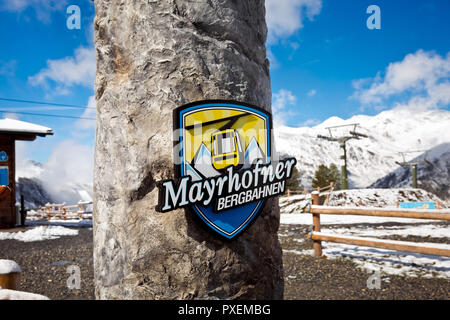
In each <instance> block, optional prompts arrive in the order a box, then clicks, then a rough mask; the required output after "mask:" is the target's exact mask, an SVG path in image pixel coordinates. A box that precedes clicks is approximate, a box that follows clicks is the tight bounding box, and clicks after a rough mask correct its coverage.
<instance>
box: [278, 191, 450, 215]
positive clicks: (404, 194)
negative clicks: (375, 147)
mask: <svg viewBox="0 0 450 320" xmlns="http://www.w3.org/2000/svg"><path fill="white" fill-rule="evenodd" d="M310 202H311V195H310V194H307V195H304V194H301V195H295V196H291V197H280V210H281V212H282V213H301V212H303V211H304V210H305V208H306V207H307V205H308V204H309V203H310ZM397 202H440V204H441V206H442V208H447V207H448V206H447V204H446V203H444V202H443V201H442V200H441V199H440V198H439V197H437V196H436V195H434V194H432V193H430V192H427V191H425V190H422V189H412V188H398V189H352V190H339V191H333V192H332V193H331V194H330V198H329V202H328V204H329V205H331V206H355V205H359V206H362V207H378V208H395V207H396V206H397Z"/></svg>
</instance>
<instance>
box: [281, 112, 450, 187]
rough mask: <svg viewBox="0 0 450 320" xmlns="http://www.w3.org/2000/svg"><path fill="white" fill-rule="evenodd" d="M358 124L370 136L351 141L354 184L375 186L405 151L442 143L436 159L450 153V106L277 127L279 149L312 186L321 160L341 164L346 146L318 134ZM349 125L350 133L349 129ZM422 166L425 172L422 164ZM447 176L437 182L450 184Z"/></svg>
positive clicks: (350, 166) (351, 179) (349, 154)
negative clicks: (440, 108) (292, 158)
mask: <svg viewBox="0 0 450 320" xmlns="http://www.w3.org/2000/svg"><path fill="white" fill-rule="evenodd" d="M353 123H359V125H360V126H359V127H358V128H357V132H360V133H363V134H366V135H368V136H369V138H364V139H361V140H350V141H348V142H347V161H348V162H347V169H348V172H349V184H350V187H354V188H355V187H356V188H364V187H367V186H370V185H372V184H374V183H375V182H376V181H377V180H379V179H381V178H383V177H385V176H387V175H389V174H390V173H392V172H393V171H395V170H397V169H398V168H399V166H398V164H396V161H402V158H401V155H400V154H399V153H398V152H400V151H409V150H426V149H432V148H435V147H437V146H439V145H440V146H441V147H440V149H439V150H440V151H439V152H440V155H439V156H437V158H436V159H441V158H442V157H444V155H445V154H446V152H447V151H449V152H450V146H449V144H448V143H450V133H449V126H450V111H446V110H428V111H421V112H418V111H412V110H407V109H399V108H397V109H392V110H388V111H383V112H381V113H379V114H378V115H375V116H365V115H357V116H353V117H352V118H350V119H347V120H344V119H340V118H338V117H332V118H329V119H328V120H326V121H324V122H323V123H321V124H319V125H317V126H314V127H300V128H291V127H285V126H282V127H278V128H276V129H277V130H276V131H275V143H276V148H277V151H278V152H279V153H283V154H289V155H290V156H294V157H295V158H297V161H298V163H297V168H298V169H299V171H300V172H301V173H303V181H302V182H303V184H305V186H309V185H310V184H311V179H312V176H313V175H314V171H315V169H316V168H317V167H318V166H319V165H320V164H325V165H330V164H331V163H335V164H337V165H338V166H339V167H340V159H339V157H340V155H341V153H342V151H341V149H340V148H339V144H338V143H337V142H329V141H326V140H322V139H318V138H317V135H319V134H320V135H328V134H329V131H328V130H327V129H326V128H327V127H330V126H336V125H343V124H353ZM346 130H347V133H348V130H349V128H348V127H347V129H346ZM334 133H335V132H333V134H334ZM340 133H343V131H341V132H340ZM337 134H339V133H337ZM436 154H437V153H436ZM430 156H431V154H430ZM436 159H435V160H436ZM406 160H407V161H408V160H411V159H406ZM440 161H442V163H441V164H440V166H441V167H442V169H443V170H445V171H447V172H448V170H450V168H449V165H448V162H446V161H445V160H440ZM402 170H403V169H402ZM419 171H422V172H426V170H421V169H419ZM447 176H448V173H447ZM442 177H443V178H442V179H439V181H438V182H437V183H438V184H445V185H446V186H447V188H448V179H445V177H444V176H442ZM419 179H420V175H419ZM405 185H407V184H405ZM378 186H381V184H380V185H378ZM386 187H387V186H386Z"/></svg>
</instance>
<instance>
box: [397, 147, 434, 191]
mask: <svg viewBox="0 0 450 320" xmlns="http://www.w3.org/2000/svg"><path fill="white" fill-rule="evenodd" d="M428 151H429V150H415V151H403V152H399V153H400V154H401V155H402V158H403V161H402V162H398V161H396V162H395V163H396V164H398V165H399V166H402V167H411V173H412V187H413V188H414V189H417V166H418V165H419V164H427V165H430V166H434V163H433V162H431V161H428V160H427V154H428ZM409 153H424V156H423V160H417V161H406V155H407V154H409Z"/></svg>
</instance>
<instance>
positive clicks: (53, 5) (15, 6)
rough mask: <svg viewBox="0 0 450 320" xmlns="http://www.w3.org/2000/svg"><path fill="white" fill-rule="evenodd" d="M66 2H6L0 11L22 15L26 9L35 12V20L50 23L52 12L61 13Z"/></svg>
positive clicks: (34, 0)
mask: <svg viewBox="0 0 450 320" xmlns="http://www.w3.org/2000/svg"><path fill="white" fill-rule="evenodd" d="M66 5H67V0H7V1H4V2H3V4H2V5H1V6H0V9H1V10H5V11H10V12H18V13H22V12H23V11H24V10H26V9H27V8H32V9H34V11H35V12H36V18H37V19H38V20H39V21H41V22H43V23H50V22H51V13H52V12H53V11H62V12H64V13H65V11H63V9H64V8H65V7H66Z"/></svg>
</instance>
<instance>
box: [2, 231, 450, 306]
mask: <svg viewBox="0 0 450 320" xmlns="http://www.w3.org/2000/svg"><path fill="white" fill-rule="evenodd" d="M307 232H308V229H307V227H305V226H293V225H282V226H281V227H280V233H282V234H285V235H286V234H287V235H288V236H283V237H280V241H281V244H282V246H283V249H284V250H304V249H312V242H310V241H305V242H301V243H300V242H297V241H295V239H299V238H304V237H305V236H306V234H307ZM402 240H405V239H402ZM415 240H417V239H415ZM427 241H430V239H427ZM0 259H10V260H14V261H16V262H17V263H18V264H19V265H20V267H21V268H22V275H21V280H20V287H19V288H18V289H19V290H23V291H27V292H33V293H38V294H43V295H45V296H48V297H49V298H50V299H94V298H95V297H94V284H93V278H94V276H93V258H92V229H91V228H81V229H79V235H78V236H65V237H61V238H59V239H55V240H46V241H38V242H19V241H16V240H2V241H0ZM283 264H284V273H285V294H284V297H285V299H290V300H304V299H307V300H308V299H313V300H319V299H332V300H334V299H371V300H373V299H420V300H425V299H444V300H448V299H449V297H450V294H449V292H450V281H449V280H445V279H424V278H408V277H401V276H392V275H389V279H390V282H389V283H387V282H384V281H383V282H382V283H381V288H380V289H368V288H367V279H368V278H369V276H370V274H369V273H367V272H365V271H363V270H360V269H358V268H357V267H356V265H355V264H353V263H352V262H351V260H349V259H344V258H342V259H333V260H332V259H326V258H315V257H313V256H309V255H298V254H295V253H289V252H284V254H283ZM70 265H76V266H79V267H80V270H81V289H80V290H77V289H69V288H68V287H67V279H68V278H69V276H70V274H69V273H67V267H68V266H70Z"/></svg>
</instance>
